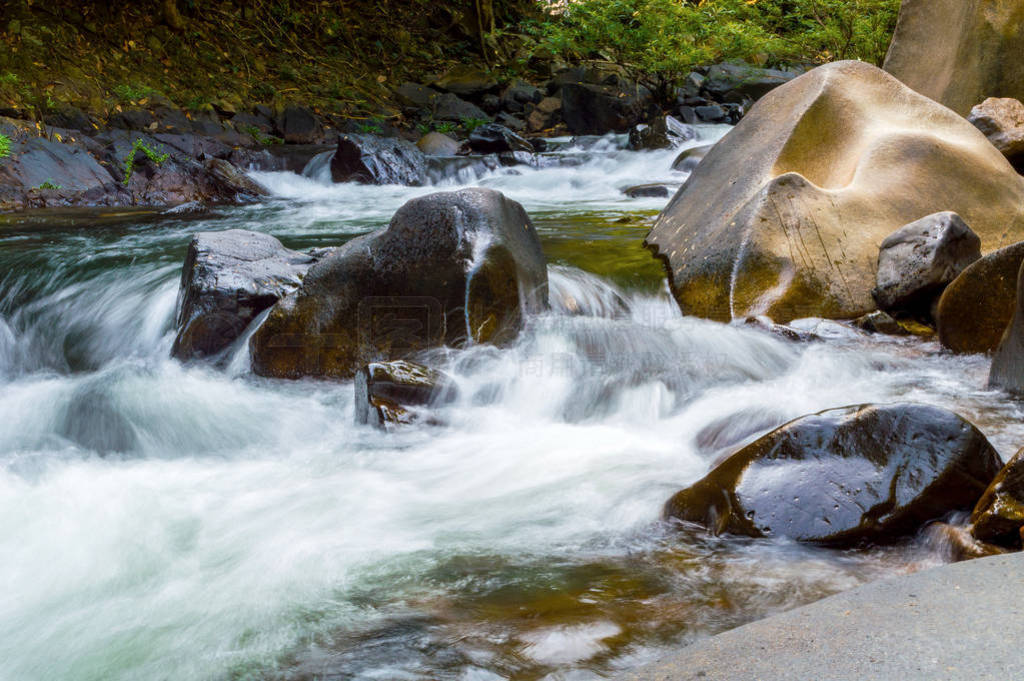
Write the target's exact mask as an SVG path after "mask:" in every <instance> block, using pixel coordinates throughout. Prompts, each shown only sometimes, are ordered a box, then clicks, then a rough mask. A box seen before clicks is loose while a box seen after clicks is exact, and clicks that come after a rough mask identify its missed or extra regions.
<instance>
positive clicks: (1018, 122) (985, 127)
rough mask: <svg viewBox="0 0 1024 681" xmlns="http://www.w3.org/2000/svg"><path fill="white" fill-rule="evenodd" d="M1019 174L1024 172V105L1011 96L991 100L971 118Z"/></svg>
mask: <svg viewBox="0 0 1024 681" xmlns="http://www.w3.org/2000/svg"><path fill="white" fill-rule="evenodd" d="M967 120H969V121H970V122H971V123H973V124H974V126H975V127H976V128H978V129H979V130H981V131H982V132H983V133H984V134H985V137H987V138H988V140H989V142H991V143H992V145H993V146H994V147H995V148H996V149H998V150H999V151H1001V152H1002V153H1003V156H1005V157H1006V159H1007V160H1008V161H1009V162H1010V163H1011V165H1013V167H1014V168H1016V169H1017V170H1018V172H1024V104H1022V103H1021V102H1020V101H1019V100H1016V99H1012V98H1009V97H1002V98H999V97H989V98H988V99H986V100H985V101H984V102H982V103H981V104H978V105H977V106H975V107H974V108H973V109H971V113H970V115H969V116H968V117H967Z"/></svg>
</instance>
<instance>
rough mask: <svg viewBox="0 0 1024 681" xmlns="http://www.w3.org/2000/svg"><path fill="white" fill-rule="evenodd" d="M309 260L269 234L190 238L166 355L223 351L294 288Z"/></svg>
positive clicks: (211, 234) (234, 231)
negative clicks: (175, 329)
mask: <svg viewBox="0 0 1024 681" xmlns="http://www.w3.org/2000/svg"><path fill="white" fill-rule="evenodd" d="M315 260H316V259H315V258H314V257H312V256H309V255H306V254H303V253H298V252H296V251H292V250H289V249H287V248H285V247H284V246H282V245H281V242H280V241H278V240H277V239H275V238H274V237H272V236H270V235H269V234H261V233H259V232H249V231H246V230H242V229H231V230H227V231H224V232H201V233H199V234H196V235H195V236H193V237H192V240H191V241H190V242H189V245H188V254H187V255H186V256H185V265H184V267H183V268H182V272H181V290H180V292H179V294H178V298H179V306H178V307H179V309H178V315H177V325H178V335H177V336H176V337H175V339H174V346H173V347H172V349H171V355H172V356H174V357H177V358H178V359H182V360H188V359H193V358H199V357H208V356H210V355H215V354H217V353H218V352H220V351H222V350H224V349H225V348H227V347H228V346H229V345H231V343H233V342H234V341H235V340H237V339H238V338H239V337H240V336H241V335H242V333H243V332H244V331H245V329H246V327H247V326H248V325H249V323H250V322H252V320H253V319H255V318H256V316H257V315H258V314H259V313H261V312H263V311H264V310H266V309H267V308H269V307H270V306H271V305H273V304H274V303H276V302H277V301H278V300H280V299H281V298H283V297H284V296H285V295H287V294H288V293H290V292H292V291H294V290H295V289H297V288H298V287H299V285H300V284H301V283H302V277H303V275H304V274H305V273H306V270H307V269H309V266H310V265H312V264H313V263H314V262H315Z"/></svg>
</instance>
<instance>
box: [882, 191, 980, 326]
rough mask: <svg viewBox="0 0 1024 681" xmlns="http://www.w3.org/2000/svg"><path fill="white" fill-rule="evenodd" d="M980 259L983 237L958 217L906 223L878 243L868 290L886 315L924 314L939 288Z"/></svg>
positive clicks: (932, 217)
mask: <svg viewBox="0 0 1024 681" xmlns="http://www.w3.org/2000/svg"><path fill="white" fill-rule="evenodd" d="M980 257H981V239H979V238H978V235H977V234H975V233H974V232H973V231H971V228H970V227H968V226H967V224H966V223H965V222H964V221H963V220H962V219H961V218H960V216H959V215H957V214H956V213H951V212H949V211H946V212H943V213H935V214H934V215H929V216H927V217H923V218H921V219H920V220H917V221H915V222H912V223H910V224H909V225H904V226H903V227H900V228H899V229H897V230H896V231H895V232H893V233H892V234H890V235H889V236H887V237H886V238H885V241H883V242H882V247H881V249H880V250H879V253H878V274H877V276H876V279H875V281H876V284H877V285H876V286H875V289H874V290H873V291H872V292H871V295H872V296H874V298H875V302H877V303H878V307H879V308H881V309H883V310H887V311H890V312H891V311H905V312H917V311H924V312H926V313H927V311H928V309H929V308H930V307H931V304H932V302H933V301H934V300H935V298H936V297H938V295H939V294H941V293H942V290H943V289H944V288H945V287H946V286H947V285H948V284H949V283H950V282H952V281H953V280H954V279H956V278H957V276H959V274H960V273H961V272H963V271H964V270H965V269H966V268H967V266H968V265H970V264H971V263H973V262H974V261H975V260H977V259H978V258H980Z"/></svg>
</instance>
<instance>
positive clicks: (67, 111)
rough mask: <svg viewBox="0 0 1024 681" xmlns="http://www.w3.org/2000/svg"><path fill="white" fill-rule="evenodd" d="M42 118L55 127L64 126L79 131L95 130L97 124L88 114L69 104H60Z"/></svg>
mask: <svg viewBox="0 0 1024 681" xmlns="http://www.w3.org/2000/svg"><path fill="white" fill-rule="evenodd" d="M44 120H45V121H46V123H47V125H52V126H53V127H55V128H65V129H67V130H77V131H80V132H89V133H91V132H95V131H96V129H97V128H98V124H97V123H96V122H95V121H93V119H92V118H90V117H89V115H88V114H86V113H85V112H84V111H82V110H81V109H79V108H78V107H76V106H71V105H65V106H62V107H60V108H59V109H58V110H57V111H54V112H51V113H49V114H47V115H46V117H45V118H44Z"/></svg>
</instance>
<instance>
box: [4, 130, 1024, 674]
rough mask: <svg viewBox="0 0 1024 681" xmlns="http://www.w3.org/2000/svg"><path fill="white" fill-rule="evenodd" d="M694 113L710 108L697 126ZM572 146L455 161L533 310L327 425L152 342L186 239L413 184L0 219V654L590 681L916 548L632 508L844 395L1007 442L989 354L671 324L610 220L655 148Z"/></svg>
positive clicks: (389, 207) (237, 362) (647, 215)
mask: <svg viewBox="0 0 1024 681" xmlns="http://www.w3.org/2000/svg"><path fill="white" fill-rule="evenodd" d="M703 134H704V135H705V136H706V137H708V138H714V137H716V136H718V135H721V134H722V130H721V129H716V128H705V129H704V130H703ZM558 153H561V154H563V155H565V156H566V157H570V156H572V157H573V158H574V159H576V161H574V162H573V163H575V165H568V164H565V165H560V166H558V167H552V168H547V169H542V170H535V169H530V168H517V169H503V170H496V171H491V172H488V173H485V174H483V176H481V177H477V176H475V175H474V174H473V173H461V174H457V175H456V176H455V177H452V178H450V179H448V180H446V181H444V182H442V183H440V185H441V188H445V187H454V186H459V185H460V183H471V184H481V185H485V186H489V187H493V188H496V189H499V190H501V191H503V192H505V193H506V194H507V195H508V196H509V197H511V198H513V199H515V200H518V201H520V202H521V203H523V204H524V205H525V207H526V209H527V210H528V211H529V212H530V214H531V216H532V217H533V218H534V221H535V223H536V225H537V227H538V231H539V233H540V234H541V237H542V241H543V245H544V248H545V251H546V253H547V256H548V259H549V262H550V278H551V298H552V305H553V310H552V312H551V313H549V314H545V315H543V316H540V317H537V318H533V319H531V320H529V324H528V328H527V329H526V331H525V332H524V333H523V334H522V336H521V337H520V339H519V340H518V341H517V342H516V343H515V344H514V345H513V346H512V347H510V348H506V349H503V350H500V351H499V350H496V349H494V348H492V347H487V346H478V347H470V348H466V349H460V350H452V349H449V350H444V351H438V352H436V353H434V354H433V356H432V357H431V362H432V363H433V364H434V365H435V366H438V367H440V368H444V369H446V370H447V371H449V372H450V373H451V374H452V375H453V376H454V378H455V380H456V381H457V382H458V384H459V386H460V398H459V400H458V401H457V402H456V403H454V404H452V405H449V406H446V407H444V408H443V409H441V410H440V411H439V412H438V414H437V420H438V421H440V422H441V425H432V426H426V425H423V426H414V427H408V428H405V429H399V430H397V431H395V432H391V433H384V432H380V431H377V430H374V429H371V428H369V427H365V426H356V425H354V422H353V388H352V384H351V383H335V382H318V381H300V382H289V381H270V380H264V379H260V378H258V377H254V376H252V375H251V374H250V373H249V372H248V370H247V357H246V354H245V353H246V350H245V348H244V344H242V345H241V346H240V348H239V349H238V351H237V353H236V356H235V358H234V360H233V361H232V362H231V364H230V366H229V367H228V368H227V369H224V370H221V369H215V368H211V367H208V366H204V365H194V366H183V365H181V364H180V363H178V362H176V361H173V360H171V359H169V351H170V347H171V342H172V340H173V326H172V325H173V317H174V310H175V303H176V296H177V289H178V280H179V277H180V271H181V263H182V260H183V257H184V253H185V247H186V245H187V243H188V240H189V237H190V235H192V234H194V233H196V232H199V231H209V230H221V229H229V228H244V229H253V230H259V231H264V232H268V233H270V234H273V235H274V236H277V237H278V238H280V239H281V240H282V241H283V242H284V243H285V244H286V245H288V246H290V247H292V248H309V247H313V246H324V245H331V244H337V243H339V242H341V241H344V240H345V239H348V238H351V237H352V236H354V235H357V234H360V233H364V232H366V231H368V230H370V229H374V228H377V227H379V226H381V225H383V224H385V223H386V222H387V220H388V219H389V218H390V217H391V215H392V214H393V213H394V211H395V210H396V209H397V208H398V207H399V206H400V205H401V204H402V203H404V202H405V201H406V200H408V199H409V198H411V197H413V196H417V195H420V194H423V193H427V192H429V191H436V190H437V189H438V187H437V186H435V187H425V188H405V187H369V186H355V185H331V184H330V183H329V182H326V181H324V180H323V179H322V178H321V177H319V174H318V173H317V172H315V168H313V169H311V170H310V172H309V173H308V174H309V175H310V176H309V177H304V176H300V175H297V174H289V173H257V176H258V179H259V180H260V181H262V182H264V183H265V184H267V185H268V186H269V187H270V188H271V189H272V190H273V192H274V194H275V196H274V198H272V199H271V200H268V201H266V202H264V203H262V204H260V205H255V206H249V207H243V208H237V207H232V208H218V209H214V210H213V211H212V212H209V213H204V214H201V215H193V216H189V215H173V214H172V215H159V214H155V213H147V212H130V211H129V212H124V213H120V214H118V213H112V212H110V211H86V212H72V213H51V214H36V215H32V216H29V217H24V216H20V217H18V216H15V217H11V216H7V217H5V218H3V221H2V222H0V293H2V295H0V587H2V592H0V679H3V681H8V680H9V681H72V680H74V681H126V680H151V679H168V680H174V681H191V680H240V679H254V680H255V679H290V680H298V679H308V680H310V681H312V680H313V679H336V680H340V679H389V680H391V679H424V680H426V679H451V680H459V681H490V680H492V679H549V680H556V679H558V680H564V681H578V680H583V679H593V678H608V677H611V678H614V677H615V675H616V673H617V672H618V671H621V670H622V669H626V668H629V667H631V666H634V665H637V664H641V663H643V662H646V661H649V660H652V659H653V658H654V657H656V656H657V655H658V654H660V653H664V652H665V651H667V650H668V649H670V648H671V647H673V646H678V645H681V644H684V643H685V642H687V641H691V640H694V639H695V638H698V637H703V636H707V635H710V634H713V633H716V632H719V631H722V630H725V629H728V628H731V627H734V626H737V625H739V624H742V623H744V622H747V621H750V620H752V619H755V618H758V617H762V616H765V615H769V614H772V613H774V612H779V611H781V610H784V609H788V608H792V607H795V606H797V605H801V604H804V603H807V602H810V601H812V600H815V599H817V598H820V597H822V596H825V595H828V594H830V593H834V592H836V591H839V590H842V589H847V588H850V587H853V586H856V585H858V584H861V583H864V582H866V581H870V580H874V579H879V578H883V577H887V576H892V575H895V574H900V573H905V572H908V571H913V570H916V569H920V568H922V567H926V566H930V565H935V564H938V563H941V562H943V561H945V560H946V558H945V554H944V551H943V547H942V546H940V545H937V544H935V543H934V542H932V541H930V540H928V538H927V537H926V536H925V535H922V536H919V537H916V538H912V539H910V540H908V541H906V542H904V543H902V544H899V545H896V546H890V547H884V548H871V549H865V550H857V551H837V550H830V549H824V548H816V547H808V546H800V545H797V544H794V543H792V542H786V541H783V540H756V541H755V540H747V539H738V538H725V537H723V538H715V537H710V536H708V535H707V534H706V533H704V532H702V531H699V530H697V529H694V528H688V527H679V526H674V525H671V524H668V523H664V522H662V521H661V519H660V513H661V507H662V505H663V504H664V502H665V501H666V500H667V499H668V498H669V497H670V496H671V495H672V494H673V493H674V492H675V491H677V490H679V489H680V488H682V487H683V486H685V485H687V484H688V483H691V482H693V481H695V480H696V479H698V478H699V477H701V476H702V475H703V474H704V473H705V472H706V471H707V470H708V468H709V466H710V465H711V463H712V461H713V460H714V459H715V458H716V457H718V456H721V454H722V453H723V452H726V451H729V448H730V447H731V446H734V445H735V444H737V443H739V442H743V441H746V440H747V439H748V438H750V437H752V436H755V435H757V434H759V433H762V432H764V431H766V430H768V429H770V428H771V427H773V426H774V425H777V424H780V423H782V422H784V421H786V420H788V419H791V418H794V417H797V416H800V415H803V414H806V413H809V412H814V411H818V410H821V409H825V408H829V407H836V406H841V405H847V404H853V403H860V402H868V401H896V400H912V401H920V402H926V403H932V404H937V405H941V406H946V407H950V408H953V409H955V410H957V411H959V412H960V413H962V414H964V415H965V416H966V417H968V418H970V419H971V420H973V421H974V422H975V423H976V424H977V425H978V426H979V427H980V428H981V429H982V430H983V431H984V432H985V433H986V434H987V435H988V436H989V437H990V438H991V439H992V441H993V443H994V444H995V445H996V446H997V448H999V450H1000V452H1001V453H1002V454H1003V456H1004V457H1005V456H1008V455H1009V454H1011V453H1012V452H1013V451H1014V450H1015V449H1016V447H1017V446H1018V445H1020V444H1021V442H1022V440H1024V437H1022V436H1024V426H1022V425H1021V417H1022V413H1021V410H1020V409H1019V407H1017V406H1016V405H1015V404H1014V403H1012V402H1010V401H1008V400H1006V399H1005V397H1004V396H1002V395H1001V394H999V393H994V392H989V391H986V390H985V389H984V385H985V378H986V374H987V369H988V361H987V360H986V359H985V358H984V357H980V356H969V357H953V356H949V355H945V354H943V353H941V352H940V350H939V348H938V346H937V345H936V344H933V343H925V342H921V341H919V340H916V339H896V338H880V337H870V336H866V335H862V334H859V333H857V332H854V331H851V330H849V329H848V328H846V327H844V326H841V325H839V324H837V323H833V322H816V321H813V320H810V321H806V322H803V326H804V327H806V328H813V329H815V330H816V331H817V332H818V333H819V334H820V335H822V336H823V337H825V338H826V341H825V342H818V343H809V344H797V343H792V342H789V341H786V340H783V339H781V338H778V337H776V336H774V335H771V334H769V333H766V332H764V331H760V330H758V329H754V328H751V327H748V326H744V325H741V324H734V325H725V324H718V323H713V322H708V321H703V320H699V319H692V318H684V317H682V316H681V315H680V314H679V311H678V308H677V307H676V306H675V304H674V302H673V301H672V300H671V299H670V298H669V296H668V294H667V292H666V290H665V286H664V283H663V272H662V270H661V267H660V265H658V264H657V263H655V262H654V261H653V260H652V259H651V257H650V255H649V254H648V253H647V252H646V251H645V250H644V249H643V248H642V246H641V240H642V239H643V237H644V235H645V233H646V231H647V229H648V228H649V226H650V223H651V222H652V220H653V218H654V216H655V215H656V213H657V211H658V210H659V209H660V208H661V207H662V206H663V205H664V204H665V203H666V202H667V199H629V198H626V197H625V196H624V195H623V194H622V193H621V189H622V188H624V187H626V186H629V185H633V184H640V183H643V182H654V181H671V182H674V183H675V184H677V185H678V184H679V182H680V181H681V180H682V179H683V177H682V176H681V175H680V174H678V173H673V172H672V171H671V170H670V165H671V161H672V159H673V157H674V156H675V152H669V151H665V152H642V153H638V152H629V151H625V150H623V149H622V148H621V140H620V139H617V138H607V139H605V140H603V141H601V142H600V143H598V144H597V145H596V146H594V147H592V148H591V149H589V150H588V151H586V152H580V151H579V150H575V149H573V148H572V147H571V146H569V145H565V146H564V147H563V151H561V152H556V155H557V154H558Z"/></svg>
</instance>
